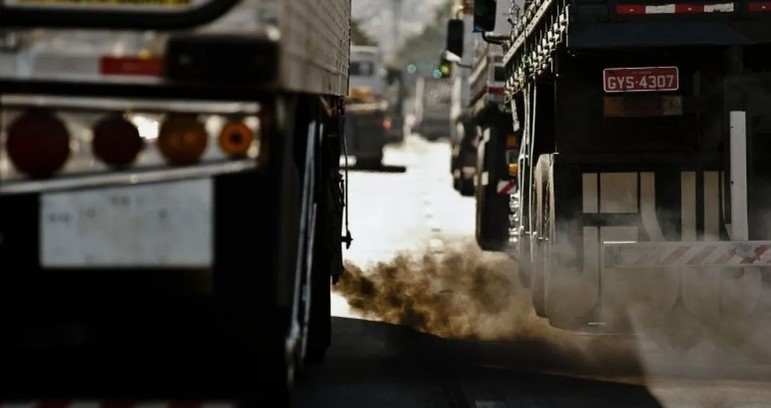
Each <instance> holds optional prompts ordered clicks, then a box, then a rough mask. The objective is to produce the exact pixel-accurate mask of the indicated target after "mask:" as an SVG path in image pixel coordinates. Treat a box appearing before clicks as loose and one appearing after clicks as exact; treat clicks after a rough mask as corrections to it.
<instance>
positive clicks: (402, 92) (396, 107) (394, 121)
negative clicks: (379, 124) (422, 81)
mask: <svg viewBox="0 0 771 408" xmlns="http://www.w3.org/2000/svg"><path fill="white" fill-rule="evenodd" d="M387 71H388V74H387V82H386V89H385V99H386V101H387V102H388V111H387V112H386V118H385V120H386V122H385V123H384V125H385V128H386V141H387V142H388V143H401V142H403V141H404V131H405V128H404V112H405V108H404V102H405V99H406V97H407V89H406V86H405V83H404V75H403V74H402V71H401V70H400V69H396V68H388V69H387Z"/></svg>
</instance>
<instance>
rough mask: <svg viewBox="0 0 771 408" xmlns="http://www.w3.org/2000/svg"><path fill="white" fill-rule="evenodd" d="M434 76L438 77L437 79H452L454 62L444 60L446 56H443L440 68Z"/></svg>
mask: <svg viewBox="0 0 771 408" xmlns="http://www.w3.org/2000/svg"><path fill="white" fill-rule="evenodd" d="M434 76H435V77H437V79H439V78H450V77H451V76H452V62H450V61H448V60H447V59H446V58H444V56H442V58H441V60H440V61H439V66H438V67H437V69H436V71H435V72H434Z"/></svg>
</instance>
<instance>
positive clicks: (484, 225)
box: [475, 128, 509, 252]
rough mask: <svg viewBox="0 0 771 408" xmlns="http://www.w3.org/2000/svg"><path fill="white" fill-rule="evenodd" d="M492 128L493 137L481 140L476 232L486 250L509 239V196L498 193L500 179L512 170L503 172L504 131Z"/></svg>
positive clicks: (498, 248)
mask: <svg viewBox="0 0 771 408" xmlns="http://www.w3.org/2000/svg"><path fill="white" fill-rule="evenodd" d="M488 130H489V137H488V138H486V139H487V140H484V139H483V140H481V141H480V143H479V147H478V150H477V168H476V175H475V177H476V180H477V182H476V234H475V235H476V241H477V244H479V247H480V248H482V250H484V251H496V252H500V251H504V250H505V249H506V248H507V246H508V242H509V197H508V196H507V195H501V194H499V193H498V191H497V181H498V180H499V179H502V178H507V177H508V174H502V169H503V167H505V165H504V163H505V155H504V154H503V152H502V150H501V149H500V148H499V147H500V146H501V140H500V139H501V135H500V134H499V132H498V131H497V129H496V128H488ZM504 176H505V177H504Z"/></svg>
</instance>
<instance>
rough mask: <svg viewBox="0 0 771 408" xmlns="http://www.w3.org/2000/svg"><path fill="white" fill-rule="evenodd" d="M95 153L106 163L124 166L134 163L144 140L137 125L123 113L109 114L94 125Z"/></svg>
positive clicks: (93, 142)
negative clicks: (122, 114) (125, 117)
mask: <svg viewBox="0 0 771 408" xmlns="http://www.w3.org/2000/svg"><path fill="white" fill-rule="evenodd" d="M92 144H93V149H94V155H95V156H96V157H97V158H98V159H99V160H101V161H103V162H104V163H106V164H108V165H110V166H114V167H122V166H127V165H129V164H131V163H133V162H134V161H135V160H136V158H137V156H138V155H139V152H140V151H142V147H143V145H144V140H143V139H142V137H141V136H140V135H139V130H138V129H137V127H136V126H135V125H134V124H133V123H131V122H129V121H127V120H126V119H124V118H123V116H121V115H115V116H109V117H107V118H105V119H103V120H101V121H100V122H98V123H97V124H96V125H95V126H94V139H93V141H92Z"/></svg>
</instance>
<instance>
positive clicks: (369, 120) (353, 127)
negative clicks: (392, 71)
mask: <svg viewBox="0 0 771 408" xmlns="http://www.w3.org/2000/svg"><path fill="white" fill-rule="evenodd" d="M385 72H386V71H385V69H384V68H383V67H382V55H381V52H380V50H379V49H378V48H377V47H372V46H361V45H354V46H352V47H351V57H350V69H349V79H350V89H349V94H348V96H347V97H346V99H345V106H346V120H345V136H346V146H345V147H346V152H345V153H346V154H347V155H349V156H353V157H355V158H356V165H357V166H364V167H373V166H381V165H382V162H383V148H384V147H385V145H386V143H387V131H388V130H389V129H390V127H391V119H390V118H389V104H388V100H386V98H385V96H384V93H385V90H386V77H385Z"/></svg>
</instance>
